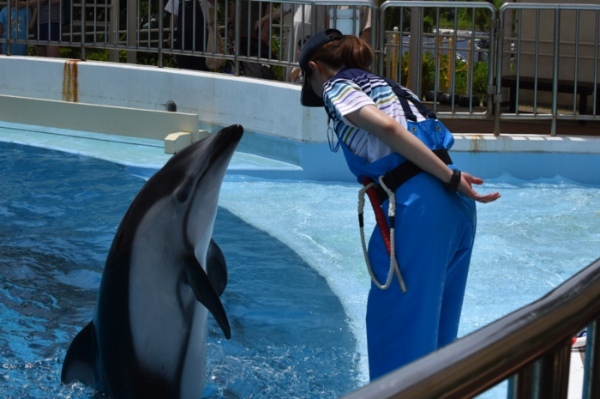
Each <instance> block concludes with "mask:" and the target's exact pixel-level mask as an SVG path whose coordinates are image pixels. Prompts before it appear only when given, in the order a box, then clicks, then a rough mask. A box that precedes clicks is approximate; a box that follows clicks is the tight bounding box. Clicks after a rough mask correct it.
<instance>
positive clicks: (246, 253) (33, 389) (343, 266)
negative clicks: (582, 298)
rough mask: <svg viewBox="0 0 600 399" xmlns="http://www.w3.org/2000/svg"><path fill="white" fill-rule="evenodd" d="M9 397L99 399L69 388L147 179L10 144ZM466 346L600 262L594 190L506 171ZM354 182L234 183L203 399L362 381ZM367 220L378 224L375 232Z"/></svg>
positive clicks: (1, 352)
mask: <svg viewBox="0 0 600 399" xmlns="http://www.w3.org/2000/svg"><path fill="white" fill-rule="evenodd" d="M0 176H2V177H1V178H0V179H1V180H0V181H1V184H0V237H1V239H0V391H2V392H3V397H8V398H29V397H30V398H61V397H62V398H67V397H68V398H89V397H91V396H94V392H93V391H92V390H91V389H89V388H86V387H84V386H82V385H80V384H75V385H70V386H62V385H60V382H59V381H60V370H61V367H62V360H63V358H64V354H65V352H66V349H67V347H68V344H69V343H70V341H71V339H72V338H73V336H74V335H75V334H76V333H77V331H79V329H80V328H81V327H82V326H84V325H85V324H86V323H87V322H88V321H89V320H90V318H91V317H92V314H93V311H94V307H95V301H96V295H97V288H98V284H99V282H100V278H101V274H102V268H103V264H104V260H105V257H106V254H107V252H108V249H109V246H110V244H111V242H112V238H113V235H114V233H115V231H116V228H117V226H118V223H119V222H120V220H121V218H122V216H123V214H124V212H125V210H126V209H127V207H128V205H129V203H130V201H131V200H132V199H133V197H134V196H135V194H136V193H137V191H138V190H139V188H140V187H141V186H142V184H143V180H142V179H140V178H138V177H136V176H133V175H131V174H129V173H128V172H127V169H126V168H125V167H122V166H120V165H117V164H113V163H109V162H104V161H100V160H97V159H93V158H87V157H82V156H77V155H70V154H66V153H63V152H58V151H51V150H43V149H36V148H33V147H26V146H20V145H16V144H6V143H0ZM491 190H499V191H501V193H502V198H501V199H500V200H499V201H498V202H496V203H494V204H488V205H482V206H479V208H478V212H479V214H478V218H479V225H478V236H477V241H476V247H475V251H474V254H473V261H472V266H471V273H470V277H469V283H468V287H467V294H466V297H465V304H464V310H463V317H462V323H461V330H460V335H465V334H468V333H469V332H471V331H473V330H475V329H477V328H479V327H482V326H484V325H486V324H487V323H489V322H491V321H494V320H496V319H498V318H499V317H502V316H504V315H506V314H507V313H509V312H511V311H513V310H515V309H517V308H519V307H521V306H523V305H525V304H527V303H529V302H531V301H533V300H535V299H537V298H539V297H540V296H542V295H544V294H545V293H547V292H548V291H549V290H551V289H552V288H553V287H556V286H557V285H558V284H560V283H561V282H563V281H564V280H565V279H567V278H569V277H570V276H572V275H573V274H574V273H575V272H577V271H578V270H580V269H581V268H582V267H584V266H586V265H587V264H589V263H590V262H591V261H593V260H594V259H596V258H597V257H598V256H599V253H600V245H599V244H600V211H598V208H597V204H598V203H599V201H600V187H593V186H583V185H578V184H576V183H574V182H570V181H566V180H564V179H561V178H560V177H557V178H555V179H547V180H537V181H533V182H526V181H519V180H516V179H514V178H512V177H510V176H503V177H501V178H497V179H494V180H491V181H488V182H486V185H485V188H484V189H482V191H491ZM356 204H357V187H356V185H354V184H349V183H324V182H308V181H302V182H300V181H285V180H264V179H259V178H250V177H247V176H244V175H241V174H236V173H235V172H232V173H230V174H229V175H228V177H227V178H226V180H225V182H224V183H223V186H222V190H221V196H220V209H219V213H218V216H217V222H216V225H215V232H214V237H215V240H216V241H217V242H218V243H219V245H220V246H221V248H222V249H223V252H224V253H225V256H226V258H227V261H228V265H229V270H230V282H229V286H228V288H227V289H226V291H225V293H224V295H223V302H224V306H225V309H226V311H227V313H228V316H229V320H230V322H231V325H232V335H233V336H232V339H231V340H230V341H227V340H225V339H224V338H223V336H222V333H221V331H220V329H219V328H218V326H217V325H216V323H214V322H213V321H212V319H210V325H209V343H208V349H207V368H208V376H209V381H208V384H207V387H206V390H205V393H204V396H205V397H221V398H250V397H252V398H335V397H339V396H341V395H343V394H344V393H347V392H349V391H351V390H353V389H355V388H356V387H358V386H361V385H363V384H364V383H366V382H367V379H368V378H367V371H366V342H365V337H364V313H365V309H366V295H367V292H368V288H369V276H368V273H367V271H366V268H365V266H364V261H363V255H362V251H361V248H360V243H359V235H358V227H357V222H356ZM369 223H371V225H372V221H369Z"/></svg>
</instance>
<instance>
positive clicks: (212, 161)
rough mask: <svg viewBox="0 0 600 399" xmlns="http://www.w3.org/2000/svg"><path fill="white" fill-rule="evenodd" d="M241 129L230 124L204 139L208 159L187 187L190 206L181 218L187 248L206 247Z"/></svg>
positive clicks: (202, 249) (241, 133)
mask: <svg viewBox="0 0 600 399" xmlns="http://www.w3.org/2000/svg"><path fill="white" fill-rule="evenodd" d="M243 131H244V129H243V127H242V126H241V125H232V126H229V127H226V128H224V129H222V130H220V131H219V132H217V133H214V134H213V135H211V136H209V137H207V138H206V139H204V140H208V141H210V144H209V145H210V149H209V150H208V152H209V154H210V155H209V156H208V158H209V159H208V160H207V161H206V162H205V163H204V165H205V166H204V168H203V170H202V171H201V173H200V175H199V176H198V177H197V178H196V181H195V182H194V186H193V187H190V190H189V192H188V195H189V196H191V199H190V201H191V205H190V206H189V208H188V209H187V215H186V217H185V218H184V220H185V224H184V228H185V232H186V234H185V237H186V241H187V242H186V245H187V246H188V247H189V248H190V249H192V248H193V249H199V252H201V253H204V250H205V249H206V248H207V247H208V242H209V240H210V238H211V236H212V226H213V224H214V220H215V217H216V211H217V205H218V197H219V192H220V189H221V183H222V181H223V178H224V177H225V174H226V172H227V167H228V166H229V162H230V161H231V158H232V157H233V154H234V152H235V149H236V148H237V145H238V143H239V142H240V140H241V138H242V135H243ZM204 140H203V141H204ZM200 226H204V227H203V228H202V229H201V228H200ZM206 226H210V227H209V228H206ZM207 233H209V234H207ZM200 261H202V259H200Z"/></svg>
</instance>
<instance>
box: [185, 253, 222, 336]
mask: <svg viewBox="0 0 600 399" xmlns="http://www.w3.org/2000/svg"><path fill="white" fill-rule="evenodd" d="M186 269H187V270H186V271H187V277H188V284H189V285H190V287H192V290H193V291H194V295H195V296H196V299H197V300H198V302H200V303H201V304H202V305H204V306H205V307H206V309H208V311H209V312H210V313H212V315H213V316H214V318H215V320H217V323H219V327H221V330H223V333H224V334H225V337H227V339H229V338H231V329H230V328H229V320H227V315H226V314H225V309H224V308H223V304H222V303H221V300H220V299H219V295H218V294H217V292H216V291H215V289H214V288H213V286H212V284H211V282H210V279H209V278H208V275H207V274H206V272H205V271H204V269H203V268H202V266H201V265H200V263H198V260H197V259H196V257H195V256H194V254H193V252H191V253H190V254H189V256H188V262H186Z"/></svg>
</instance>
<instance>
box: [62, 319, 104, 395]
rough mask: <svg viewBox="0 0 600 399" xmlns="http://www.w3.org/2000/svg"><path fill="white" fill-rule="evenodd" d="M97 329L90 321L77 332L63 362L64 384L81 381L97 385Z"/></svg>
mask: <svg viewBox="0 0 600 399" xmlns="http://www.w3.org/2000/svg"><path fill="white" fill-rule="evenodd" d="M96 348H97V346H96V329H95V328H94V323H93V322H90V323H89V324H88V325H87V326H85V327H84V329H83V330H81V331H80V332H79V334H77V336H76V337H75V339H74V340H73V342H72V343H71V346H69V350H67V356H65V361H64V363H63V368H62V373H61V376H60V379H61V381H62V382H63V384H68V383H71V382H75V381H80V382H82V383H84V384H86V385H89V386H96V376H97V372H96V352H97V351H96Z"/></svg>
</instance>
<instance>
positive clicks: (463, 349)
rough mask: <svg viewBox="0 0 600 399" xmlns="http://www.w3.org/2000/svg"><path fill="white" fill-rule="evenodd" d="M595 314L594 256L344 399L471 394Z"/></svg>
mask: <svg viewBox="0 0 600 399" xmlns="http://www.w3.org/2000/svg"><path fill="white" fill-rule="evenodd" d="M599 316H600V259H598V260H596V261H594V262H592V263H591V264H590V265H589V266H588V267H586V268H585V269H583V270H582V271H580V272H579V273H577V274H576V275H575V276H573V277H571V278H570V279H569V280H567V281H565V282H564V283H563V284H561V285H560V286H558V287H557V288H555V289H554V290H553V291H551V292H550V293H549V294H547V295H546V296H544V297H543V298H541V299H539V300H538V301H536V302H533V303H532V304H530V305H527V306H525V307H523V308H521V309H519V310H516V311H515V312H513V313H511V314H509V315H507V316H505V317H503V318H501V319H499V320H497V321H495V322H493V323H491V324H489V325H487V326H486V327H483V328H481V329H479V330H477V331H475V332H473V333H471V334H469V335H467V336H465V337H463V338H461V339H459V340H458V341H456V342H454V343H452V344H450V345H448V346H446V347H444V348H442V349H440V350H438V351H437V352H434V353H432V354H431V355H429V356H426V357H425V358H422V359H420V360H418V361H416V362H414V363H412V364H410V365H408V366H406V367H404V368H401V369H399V370H396V371H394V372H392V373H390V374H388V375H386V376H384V377H382V378H381V379H379V380H377V381H375V382H373V383H371V384H369V385H366V386H365V387H363V388H360V389H358V390H357V391H354V392H352V393H350V394H348V395H346V396H344V399H386V398H402V399H410V398H415V399H417V398H418V399H423V398H469V397H473V396H475V395H477V394H479V393H482V392H484V391H485V390H487V389H489V388H491V387H493V386H494V385H496V384H497V383H499V382H501V381H503V380H505V379H506V378H508V377H509V376H511V375H512V374H515V373H516V372H517V371H519V369H521V368H523V367H524V366H525V365H527V364H528V363H531V362H533V361H535V360H536V359H538V358H540V357H541V356H542V355H543V354H544V353H545V352H547V351H548V349H549V348H550V349H552V348H555V347H556V346H560V345H563V346H569V347H570V344H571V337H573V336H574V335H575V334H576V333H577V332H578V331H580V330H581V329H582V328H583V327H584V326H586V325H589V324H591V322H592V321H595V320H597V319H598V317H599ZM589 337H590V335H588V342H589ZM590 360H591V359H590ZM595 383H596V384H600V381H597V382H595Z"/></svg>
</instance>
